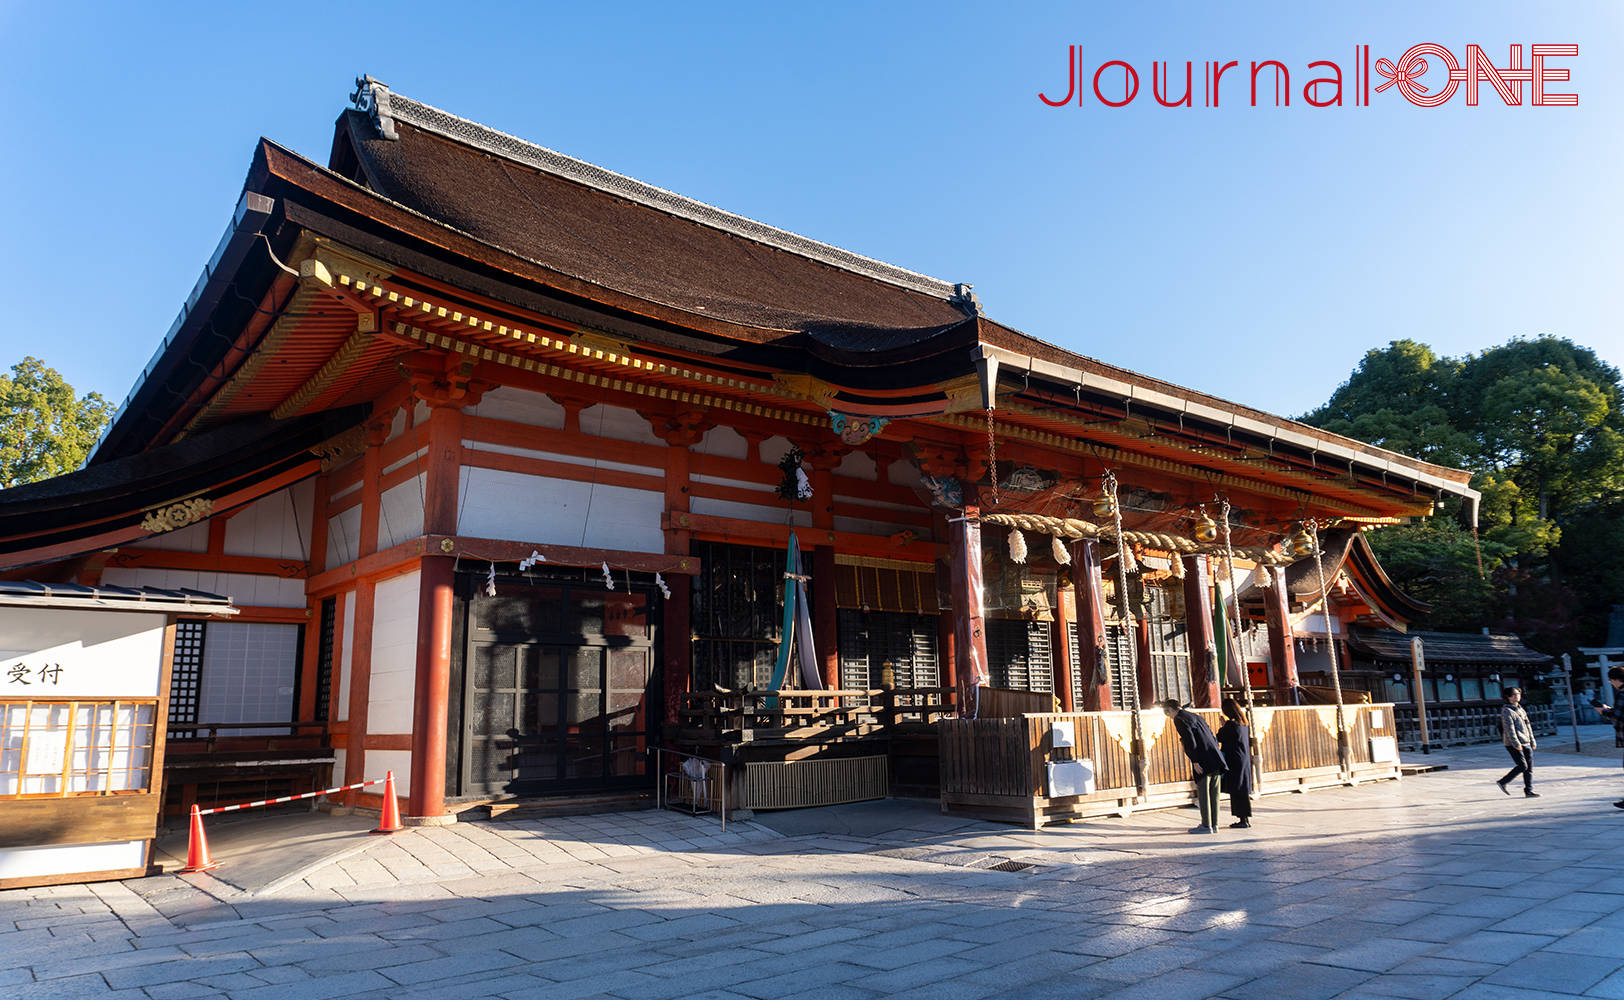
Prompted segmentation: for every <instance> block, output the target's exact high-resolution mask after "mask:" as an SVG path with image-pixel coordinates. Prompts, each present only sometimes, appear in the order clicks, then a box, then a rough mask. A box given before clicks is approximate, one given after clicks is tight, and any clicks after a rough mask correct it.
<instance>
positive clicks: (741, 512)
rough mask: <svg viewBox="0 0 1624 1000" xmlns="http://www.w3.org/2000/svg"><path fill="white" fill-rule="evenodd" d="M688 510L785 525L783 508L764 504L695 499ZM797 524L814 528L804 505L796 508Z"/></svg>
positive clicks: (689, 503) (809, 512) (689, 502)
mask: <svg viewBox="0 0 1624 1000" xmlns="http://www.w3.org/2000/svg"><path fill="white" fill-rule="evenodd" d="M688 509H689V510H691V511H693V512H694V513H695V514H710V515H713V516H715V517H736V518H739V519H740V520H742V521H766V522H769V523H772V524H783V523H784V508H783V507H782V506H779V507H767V506H764V505H762V504H754V503H739V502H738V501H735V500H713V499H711V498H710V497H694V498H693V499H692V500H690V501H688ZM836 520H839V519H838V518H837V519H836ZM795 524H796V525H797V526H798V527H802V528H810V527H812V512H811V511H809V510H807V509H806V506H805V505H804V504H802V505H800V506H797V507H796V508H795Z"/></svg>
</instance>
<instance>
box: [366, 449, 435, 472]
mask: <svg viewBox="0 0 1624 1000" xmlns="http://www.w3.org/2000/svg"><path fill="white" fill-rule="evenodd" d="M428 453H429V446H428V445H426V444H425V445H423V446H422V447H420V448H418V449H417V450H416V451H414V452H411V453H410V454H407V455H402V456H400V457H399V458H397V459H395V460H394V461H393V462H390V463H389V464H388V465H386V466H384V467H383V468H382V469H379V470H378V474H379V475H381V476H387V475H389V474H390V473H391V472H394V471H395V470H396V469H398V468H400V467H401V466H403V465H411V464H412V463H413V462H415V461H417V460H418V459H420V458H422V457H423V456H424V455H427V454H428Z"/></svg>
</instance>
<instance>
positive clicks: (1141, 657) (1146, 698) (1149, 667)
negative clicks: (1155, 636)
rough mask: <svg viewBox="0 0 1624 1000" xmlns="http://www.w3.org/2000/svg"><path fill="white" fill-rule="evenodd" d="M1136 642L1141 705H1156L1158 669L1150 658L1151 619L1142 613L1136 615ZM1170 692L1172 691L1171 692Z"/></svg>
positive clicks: (1134, 626) (1151, 706)
mask: <svg viewBox="0 0 1624 1000" xmlns="http://www.w3.org/2000/svg"><path fill="white" fill-rule="evenodd" d="M1133 628H1134V642H1135V643H1137V644H1138V656H1137V657H1136V659H1137V660H1138V661H1139V707H1140V708H1154V707H1155V706H1156V669H1155V665H1154V664H1153V663H1151V660H1150V619H1148V618H1146V617H1145V616H1144V615H1142V614H1138V615H1135V616H1134V619H1133ZM1169 693H1170V694H1171V693H1172V692H1169Z"/></svg>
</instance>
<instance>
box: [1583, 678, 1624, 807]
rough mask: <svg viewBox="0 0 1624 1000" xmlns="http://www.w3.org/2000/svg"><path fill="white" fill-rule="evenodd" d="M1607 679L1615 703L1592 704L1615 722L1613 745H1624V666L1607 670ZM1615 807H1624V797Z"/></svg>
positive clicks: (1605, 716)
mask: <svg viewBox="0 0 1624 1000" xmlns="http://www.w3.org/2000/svg"><path fill="white" fill-rule="evenodd" d="M1607 680H1608V682H1609V683H1610V684H1612V685H1613V704H1612V705H1611V707H1609V706H1607V705H1603V704H1602V703H1601V702H1600V701H1596V700H1594V699H1592V700H1591V702H1590V704H1591V705H1593V706H1595V708H1596V711H1598V712H1600V713H1601V717H1602V718H1603V719H1606V720H1607V721H1609V722H1611V723H1612V724H1613V746H1615V747H1624V706H1621V705H1620V704H1619V698H1621V697H1624V667H1612V668H1610V669H1609V670H1608V671H1607ZM1613 805H1614V807H1616V808H1618V809H1624V799H1619V800H1618V801H1617V802H1614V803H1613Z"/></svg>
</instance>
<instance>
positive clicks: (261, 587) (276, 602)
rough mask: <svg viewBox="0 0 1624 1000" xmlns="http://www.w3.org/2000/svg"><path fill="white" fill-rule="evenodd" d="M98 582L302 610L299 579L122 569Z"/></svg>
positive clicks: (110, 571)
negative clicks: (192, 592)
mask: <svg viewBox="0 0 1624 1000" xmlns="http://www.w3.org/2000/svg"><path fill="white" fill-rule="evenodd" d="M102 582H103V583H107V584H111V585H113V586H115V587H160V588H163V589H165V590H179V589H181V588H183V587H184V588H186V589H188V590H201V591H203V592H204V593H207V594H219V595H221V596H222V597H229V598H231V600H232V602H233V603H235V604H240V605H248V606H255V607H268V608H302V607H305V590H304V587H305V585H304V581H303V580H285V579H282V578H281V577H276V576H251V575H249V574H246V573H209V572H204V571H200V570H189V569H149V568H146V567H141V568H137V569H126V568H123V567H110V568H108V569H107V570H105V571H103V573H102Z"/></svg>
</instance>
